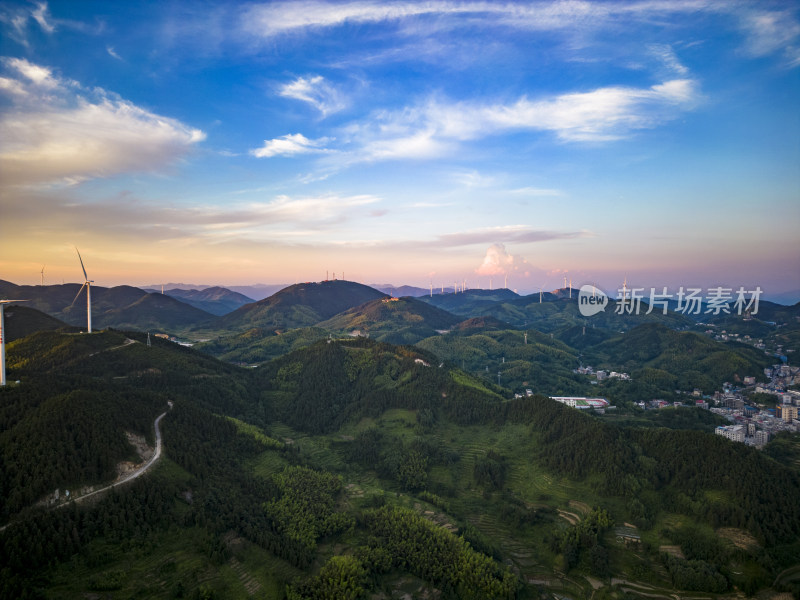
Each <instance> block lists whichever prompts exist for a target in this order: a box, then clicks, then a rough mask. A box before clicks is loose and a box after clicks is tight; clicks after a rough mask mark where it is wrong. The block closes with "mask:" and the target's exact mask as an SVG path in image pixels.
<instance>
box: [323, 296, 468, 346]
mask: <svg viewBox="0 0 800 600" xmlns="http://www.w3.org/2000/svg"><path fill="white" fill-rule="evenodd" d="M458 322H459V318H458V317H456V316H454V315H452V314H450V313H448V312H447V311H444V310H441V309H439V308H436V307H435V306H430V305H428V304H425V303H424V302H420V301H419V300H417V299H415V298H381V299H378V300H372V301H370V302H367V303H365V304H362V305H360V306H356V307H354V308H351V309H349V310H346V311H344V312H342V313H339V314H338V315H336V316H334V317H331V318H330V319H328V320H326V321H322V322H320V323H318V324H317V326H318V327H321V328H323V329H328V330H332V331H336V332H343V333H347V334H351V335H365V336H368V337H370V338H372V339H375V340H377V341H381V342H391V343H393V344H413V343H415V342H418V341H419V340H421V339H423V338H426V337H429V336H432V335H436V333H437V331H441V330H448V329H450V328H451V327H453V326H454V325H455V324H456V323H458Z"/></svg>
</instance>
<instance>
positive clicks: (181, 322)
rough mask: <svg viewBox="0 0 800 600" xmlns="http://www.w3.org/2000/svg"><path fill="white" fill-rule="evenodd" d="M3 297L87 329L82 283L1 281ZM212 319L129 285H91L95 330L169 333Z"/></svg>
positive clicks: (176, 302) (175, 302)
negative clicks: (56, 283)
mask: <svg viewBox="0 0 800 600" xmlns="http://www.w3.org/2000/svg"><path fill="white" fill-rule="evenodd" d="M79 291H80V294H79V295H78V292H79ZM0 296H2V297H4V298H9V299H13V298H27V299H29V300H30V302H28V303H26V305H27V306H28V307H31V308H35V309H38V310H40V311H42V312H45V313H47V314H48V315H50V316H53V317H56V318H58V319H60V320H62V321H64V322H65V323H67V324H69V325H75V326H77V327H82V328H85V327H86V290H81V284H78V283H67V284H63V285H44V286H42V285H15V284H13V283H11V282H8V281H2V280H0ZM76 296H77V297H76ZM212 317H213V315H211V314H210V313H207V312H205V311H203V310H200V309H198V308H195V307H194V306H190V305H188V304H185V303H183V302H181V301H180V300H177V299H175V298H171V297H170V296H167V295H165V294H160V293H159V294H150V293H148V292H146V291H144V290H142V289H139V288H136V287H132V286H129V285H120V286H116V287H112V288H106V287H102V286H95V285H93V286H92V328H93V329H94V328H96V329H103V328H106V327H113V328H116V329H133V330H139V331H145V330H149V329H163V330H167V331H169V330H172V329H179V328H185V327H188V326H190V325H195V324H197V323H201V322H203V321H207V320H208V319H211V318H212Z"/></svg>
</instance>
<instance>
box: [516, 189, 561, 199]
mask: <svg viewBox="0 0 800 600" xmlns="http://www.w3.org/2000/svg"><path fill="white" fill-rule="evenodd" d="M510 193H512V194H519V195H520V196H537V197H538V196H545V197H552V196H563V195H564V192H562V191H561V190H554V189H548V188H534V187H524V188H517V189H515V190H510Z"/></svg>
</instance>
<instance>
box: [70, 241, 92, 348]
mask: <svg viewBox="0 0 800 600" xmlns="http://www.w3.org/2000/svg"><path fill="white" fill-rule="evenodd" d="M75 252H77V253H78V260H79V261H81V269H83V278H84V282H83V285H82V286H81V289H79V290H78V293H77V294H75V300H77V299H78V296H80V295H81V292H82V291H83V288H86V331H87V332H88V333H92V284H93V283H94V281H92V280H90V279H89V276H88V275H87V274H86V267H84V266H83V259H82V258H81V253H80V251H79V250H78V249H77V248H75ZM75 300H73V301H72V304H70V307H71V306H72V305H73V304H75Z"/></svg>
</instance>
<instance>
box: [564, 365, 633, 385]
mask: <svg viewBox="0 0 800 600" xmlns="http://www.w3.org/2000/svg"><path fill="white" fill-rule="evenodd" d="M572 372H573V373H577V374H578V375H588V376H589V377H592V378H594V379H595V381H592V383H596V382H598V381H603V380H605V379H621V380H623V381H630V380H631V376H630V375H628V374H627V373H617V372H616V371H604V370H598V371H595V370H594V369H593V368H592V367H589V366H586V367H578V368H577V369H575V370H573V371H572Z"/></svg>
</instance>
